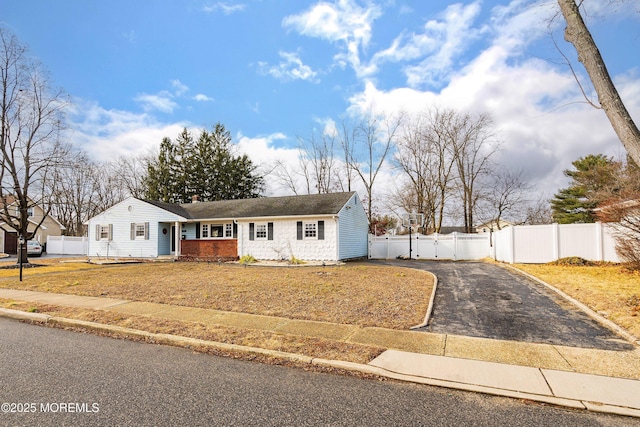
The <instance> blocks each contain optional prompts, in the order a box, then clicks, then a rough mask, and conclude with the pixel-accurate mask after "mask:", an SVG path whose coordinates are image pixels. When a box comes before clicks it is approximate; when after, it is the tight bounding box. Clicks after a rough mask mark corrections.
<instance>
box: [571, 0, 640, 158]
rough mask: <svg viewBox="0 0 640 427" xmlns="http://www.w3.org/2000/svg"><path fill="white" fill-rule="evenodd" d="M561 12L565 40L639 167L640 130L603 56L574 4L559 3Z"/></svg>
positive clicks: (572, 2)
mask: <svg viewBox="0 0 640 427" xmlns="http://www.w3.org/2000/svg"><path fill="white" fill-rule="evenodd" d="M558 5H560V10H561V11H562V15H563V16H564V19H565V20H566V21H567V28H566V29H565V32H564V38H565V40H566V41H568V42H569V43H571V44H572V45H573V46H574V47H575V48H576V51H577V52H578V60H579V61H580V62H581V63H582V64H583V65H584V68H585V69H586V70H587V73H588V74H589V78H590V79H591V82H592V84H593V87H594V89H595V90H596V93H597V94H598V101H599V102H600V105H601V106H602V109H603V110H604V112H605V114H606V115H607V118H608V119H609V122H611V126H612V127H613V130H614V131H615V132H616V134H617V135H618V138H619V139H620V141H621V142H622V145H624V147H625V149H626V150H627V153H629V156H631V158H632V159H633V160H634V161H635V162H636V164H637V165H640V130H638V127H637V126H636V124H635V123H634V122H633V119H632V118H631V115H630V114H629V112H628V111H627V108H626V107H625V105H624V104H623V102H622V99H621V98H620V95H619V94H618V90H617V89H616V87H615V86H614V85H613V82H612V81H611V77H610V76H609V72H608V71H607V67H606V65H605V63H604V60H603V59H602V56H601V55H600V51H599V50H598V46H596V43H595V41H594V40H593V37H591V33H590V32H589V29H588V28H587V26H586V25H585V23H584V20H583V19H582V16H581V15H580V10H579V9H578V5H577V4H576V2H575V0H558Z"/></svg>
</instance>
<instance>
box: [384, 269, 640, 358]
mask: <svg viewBox="0 0 640 427" xmlns="http://www.w3.org/2000/svg"><path fill="white" fill-rule="evenodd" d="M382 263H385V264H393V265H402V266H405V267H411V268H418V269H423V270H428V271H431V272H432V273H434V274H435V275H436V276H437V277H438V288H437V292H436V297H435V300H434V305H433V312H432V317H431V321H430V323H429V325H428V326H427V327H426V328H423V330H425V331H430V332H438V333H443V334H454V335H465V336H470V337H481V338H492V339H501V340H513V341H523V342H534V343H546V344H556V345H566V346H570V347H583V348H598V349H606V350H633V348H634V347H633V346H632V345H631V344H629V343H628V342H626V341H624V340H622V339H621V338H619V337H617V336H616V335H615V334H614V333H613V332H611V331H610V330H609V329H607V328H605V327H603V326H601V325H600V324H599V323H598V322H596V321H595V320H593V319H592V318H590V317H589V316H588V315H586V314H585V313H584V312H582V311H581V310H579V309H578V308H576V307H575V306H574V305H572V304H570V303H569V302H567V301H566V300H564V299H563V298H561V297H560V296H559V295H558V294H556V293H555V292H553V291H551V290H549V289H548V288H546V287H545V286H542V285H540V284H539V283H537V282H535V281H533V280H531V279H529V278H527V277H525V276H523V275H520V274H517V273H515V272H512V271H509V270H507V269H506V268H504V267H501V266H498V265H493V264H488V263H484V262H462V261H457V262H454V261H417V260H416V261H383V262H382Z"/></svg>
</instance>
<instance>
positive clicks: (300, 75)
mask: <svg viewBox="0 0 640 427" xmlns="http://www.w3.org/2000/svg"><path fill="white" fill-rule="evenodd" d="M279 55H280V57H281V58H282V59H283V61H281V62H280V64H278V65H269V64H268V63H266V62H259V63H258V66H259V70H260V72H261V73H263V74H269V75H271V76H273V77H275V78H276V79H278V80H283V81H288V80H307V81H310V82H313V83H318V82H319V80H318V78H317V76H318V73H317V72H316V71H313V70H312V69H311V67H310V66H308V65H306V64H304V63H303V62H302V60H301V59H300V58H299V57H298V54H297V53H295V52H279Z"/></svg>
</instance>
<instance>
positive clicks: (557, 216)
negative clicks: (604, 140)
mask: <svg viewBox="0 0 640 427" xmlns="http://www.w3.org/2000/svg"><path fill="white" fill-rule="evenodd" d="M571 164H572V165H573V166H574V168H575V170H569V169H566V170H565V171H564V174H565V176H567V177H569V178H571V183H570V185H569V187H567V188H563V189H561V190H560V191H559V192H558V193H557V194H555V195H554V198H553V199H552V200H551V210H552V212H553V219H554V221H556V222H558V223H560V224H571V223H577V222H595V220H596V218H595V216H594V213H593V210H594V209H595V208H596V207H597V206H598V204H599V203H600V202H602V201H603V200H606V199H608V198H610V197H611V195H613V194H615V193H616V192H618V191H619V190H620V176H621V171H622V165H621V164H620V162H615V161H614V160H613V159H612V158H610V157H607V156H605V155H603V154H598V155H593V154H590V155H588V156H586V157H581V158H579V159H578V160H575V161H574V162H572V163H571Z"/></svg>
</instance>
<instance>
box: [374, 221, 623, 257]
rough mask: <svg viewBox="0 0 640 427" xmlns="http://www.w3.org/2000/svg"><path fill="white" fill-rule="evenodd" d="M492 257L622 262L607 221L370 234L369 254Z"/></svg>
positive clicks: (376, 255)
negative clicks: (484, 230)
mask: <svg viewBox="0 0 640 427" xmlns="http://www.w3.org/2000/svg"><path fill="white" fill-rule="evenodd" d="M409 242H411V243H409ZM410 244H411V246H410ZM410 248H411V252H409V251H410ZM487 257H491V258H493V259H495V260H497V261H502V262H508V263H524V264H543V263H547V262H551V261H555V260H558V259H560V258H566V257H581V258H584V259H586V260H589V261H610V262H620V259H619V257H618V255H617V254H616V251H615V242H614V240H613V228H612V227H610V226H607V225H606V224H602V223H594V224H548V225H521V226H515V227H507V228H504V229H502V230H500V231H497V232H493V233H479V234H464V233H451V234H430V235H423V234H412V235H411V241H410V240H409V235H401V236H392V235H383V236H374V235H369V259H394V258H404V259H409V258H411V259H437V260H455V261H458V260H478V259H482V258H487Z"/></svg>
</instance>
